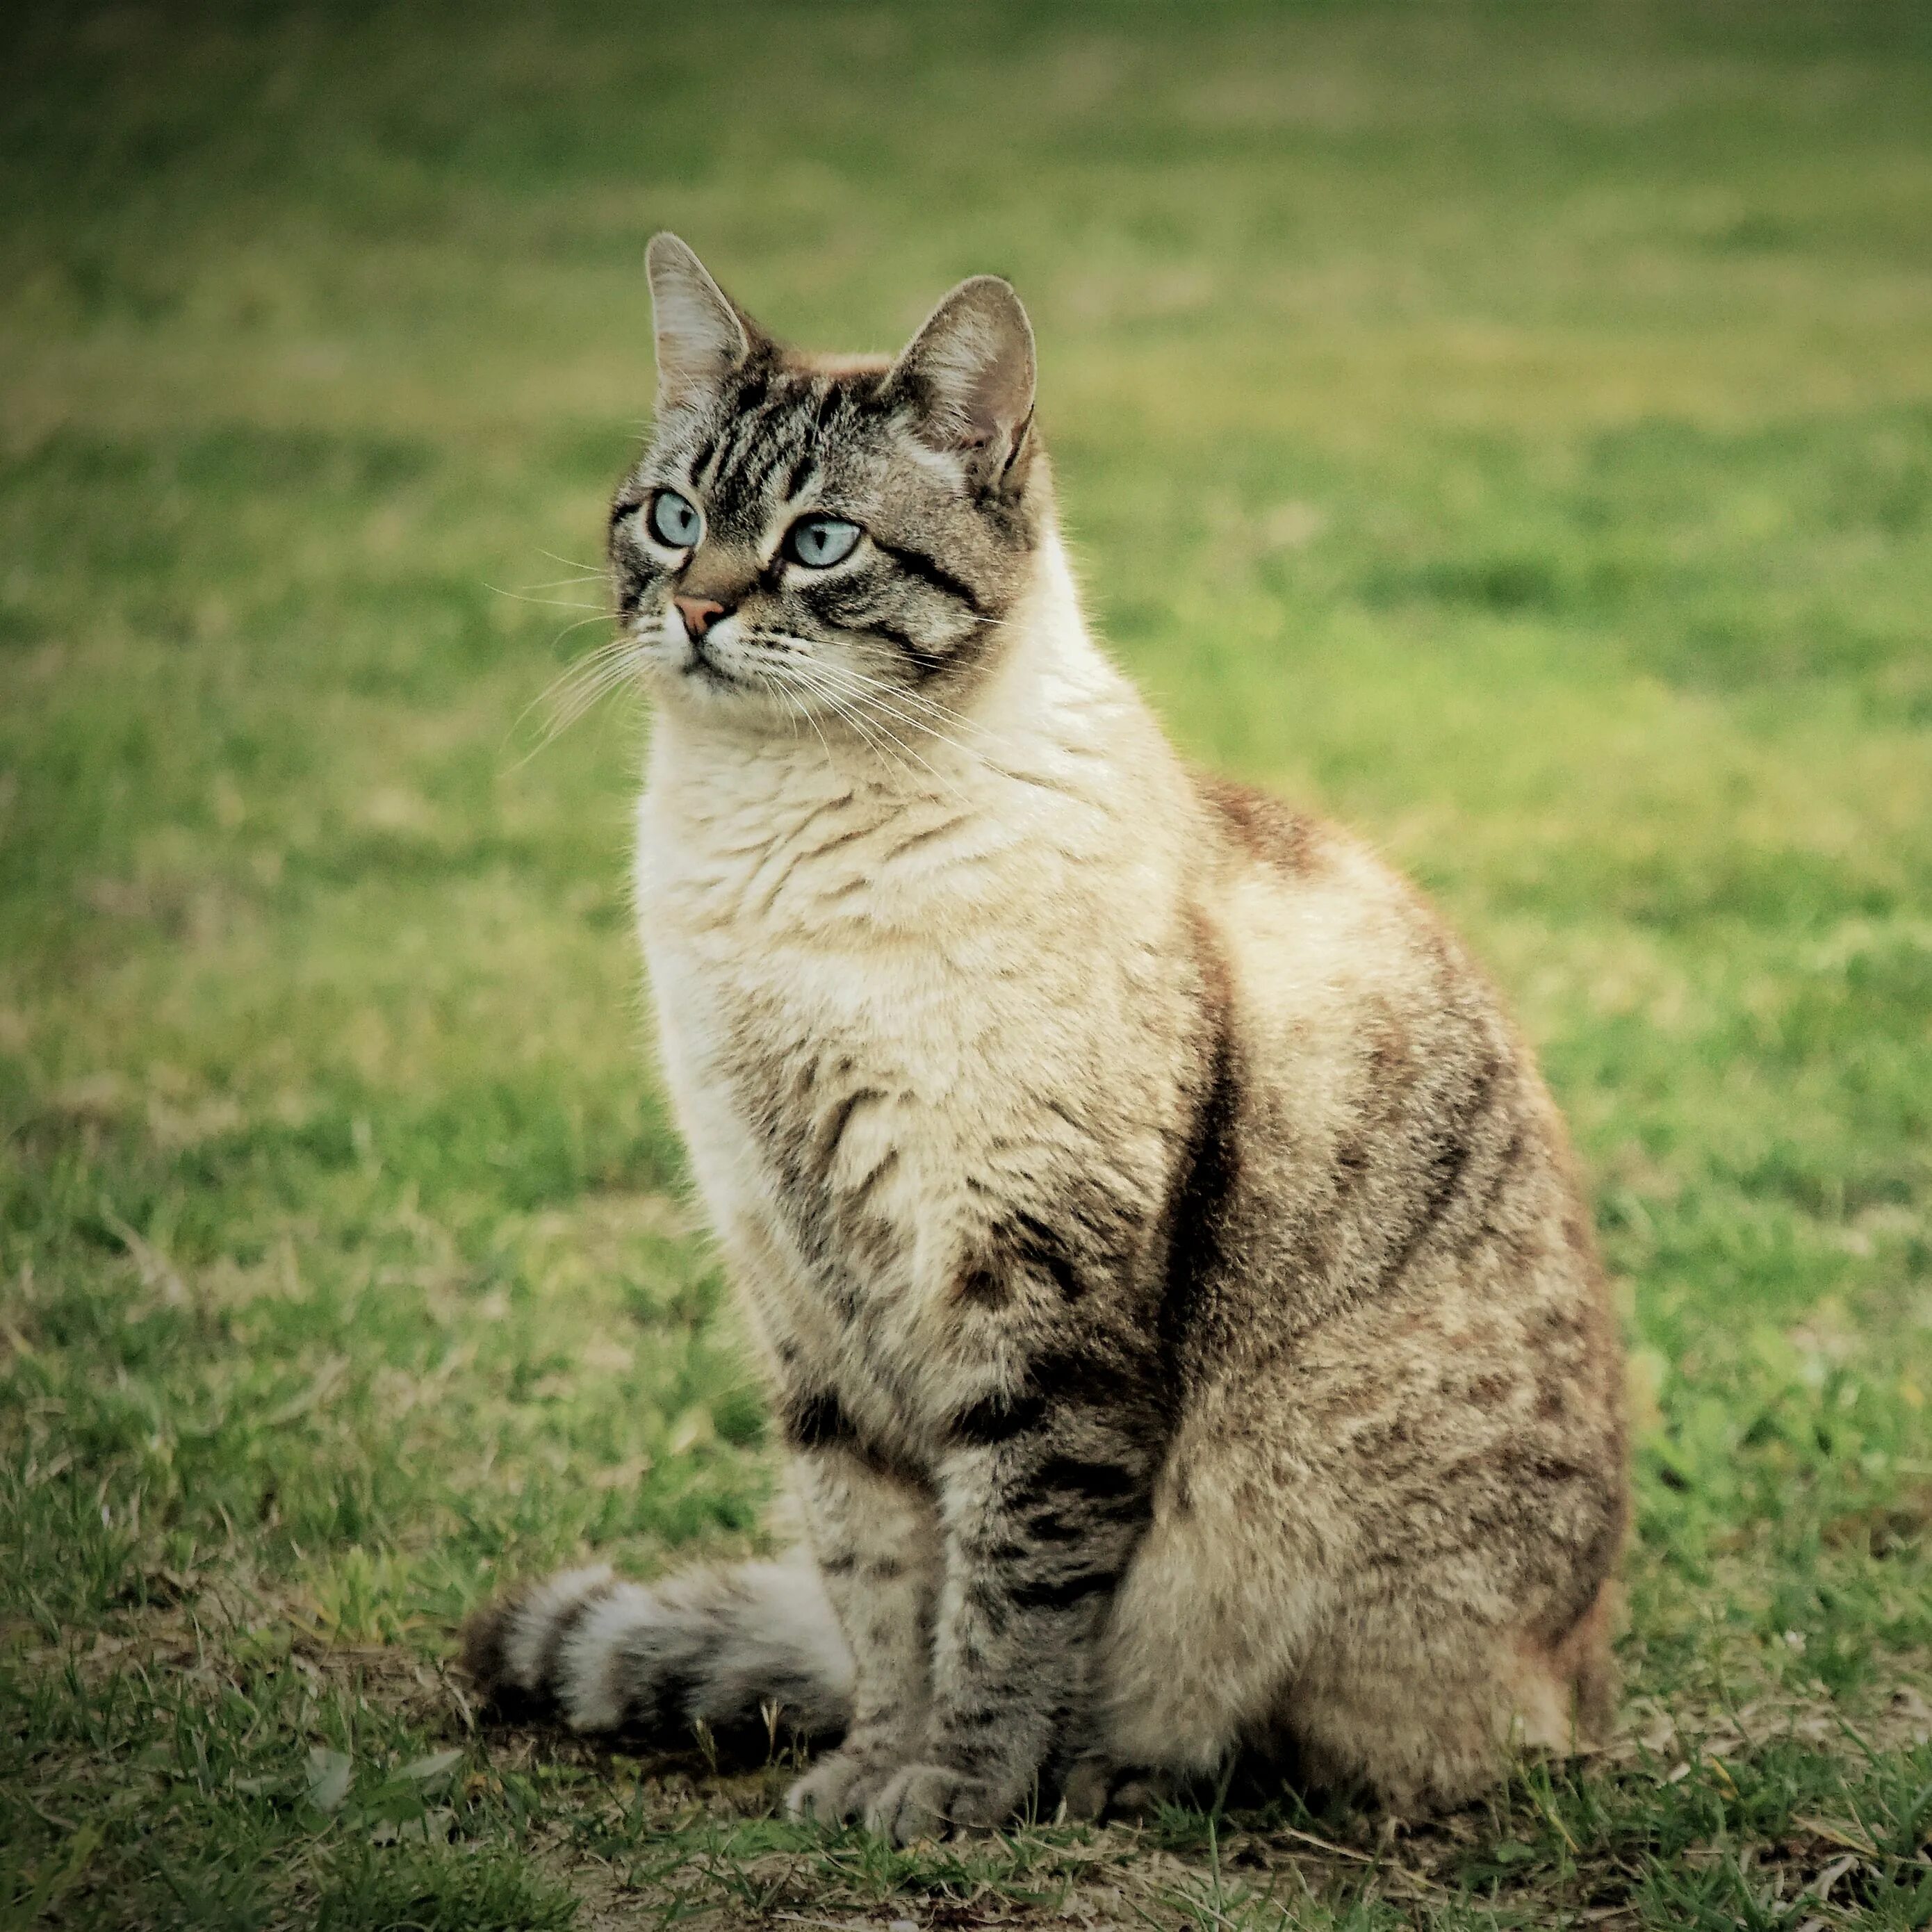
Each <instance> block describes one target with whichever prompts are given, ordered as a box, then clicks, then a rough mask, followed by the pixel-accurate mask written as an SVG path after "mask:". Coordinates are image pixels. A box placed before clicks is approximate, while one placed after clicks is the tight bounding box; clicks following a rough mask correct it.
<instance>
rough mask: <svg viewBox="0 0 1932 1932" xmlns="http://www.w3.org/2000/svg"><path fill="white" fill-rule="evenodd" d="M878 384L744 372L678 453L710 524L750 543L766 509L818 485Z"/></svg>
mask: <svg viewBox="0 0 1932 1932" xmlns="http://www.w3.org/2000/svg"><path fill="white" fill-rule="evenodd" d="M875 386H876V381H875V379H874V378H873V377H869V376H856V375H853V376H841V375H832V374H820V373H817V372H814V371H804V370H794V369H785V368H753V369H751V370H748V371H745V373H744V374H742V375H741V376H740V377H739V378H738V379H737V380H736V382H735V383H733V384H732V385H731V386H729V387H728V388H727V389H724V390H723V391H722V392H721V393H720V394H719V395H718V399H717V401H716V402H715V404H714V405H713V407H712V409H711V410H710V411H709V413H708V415H707V416H706V418H705V419H703V422H702V423H701V424H699V425H694V426H693V429H692V431H691V434H690V437H689V441H688V448H687V449H683V450H682V451H680V452H679V454H680V455H682V458H683V460H684V463H685V472H686V474H687V475H688V476H689V477H690V478H691V482H692V484H693V485H694V487H695V488H696V489H697V491H698V493H700V496H702V498H703V502H704V505H705V515H706V520H707V521H708V522H709V524H710V526H711V527H712V529H714V530H715V531H716V532H718V534H719V535H721V536H724V537H727V538H735V539H736V540H738V541H742V542H747V543H750V542H754V541H756V540H757V538H758V537H759V536H760V535H761V534H762V533H763V531H764V529H765V528H766V525H767V523H769V520H770V517H771V514H772V511H773V510H774V509H775V508H777V507H778V505H781V504H784V503H787V502H791V501H793V500H794V499H796V498H797V497H798V496H800V495H801V494H802V493H804V492H805V491H806V490H808V489H810V488H811V486H812V484H814V483H815V482H817V481H818V480H819V479H820V476H821V475H822V473H823V469H824V468H825V466H826V463H827V462H828V460H834V459H835V458H836V457H837V455H838V454H839V453H840V451H841V446H843V445H846V444H849V443H851V442H852V441H853V440H854V434H853V433H854V432H855V431H857V430H858V429H859V427H860V423H861V420H862V417H863V416H864V415H865V408H864V404H865V400H866V399H867V398H868V396H869V394H870V392H871V391H872V390H873V389H874V387H875Z"/></svg>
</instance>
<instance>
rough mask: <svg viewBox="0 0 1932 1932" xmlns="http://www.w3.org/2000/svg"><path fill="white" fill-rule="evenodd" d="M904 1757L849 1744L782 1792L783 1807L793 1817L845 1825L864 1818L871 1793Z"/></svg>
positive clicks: (883, 1785)
mask: <svg viewBox="0 0 1932 1932" xmlns="http://www.w3.org/2000/svg"><path fill="white" fill-rule="evenodd" d="M903 1761H904V1760H902V1759H901V1758H900V1757H897V1756H891V1757H888V1756H886V1755H884V1754H881V1753H880V1752H877V1751H865V1750H853V1749H851V1748H849V1747H848V1748H847V1749H845V1750H844V1751H834V1752H832V1754H831V1755H830V1756H829V1757H824V1758H821V1759H820V1760H819V1761H818V1763H816V1764H815V1765H814V1766H812V1767H811V1769H810V1770H809V1771H808V1772H806V1773H805V1775H804V1776H803V1777H802V1778H800V1779H799V1780H798V1781H797V1782H796V1784H793V1787H791V1789H790V1790H789V1791H787V1793H785V1810H786V1811H787V1812H788V1813H789V1814H790V1815H791V1816H792V1817H794V1818H815V1819H817V1820H818V1821H819V1823H821V1824H825V1825H847V1824H850V1823H851V1822H852V1821H853V1820H854V1819H857V1818H862V1817H865V1815H866V1814H867V1813H868V1811H869V1810H870V1808H871V1803H872V1800H873V1798H874V1796H875V1795H876V1794H877V1793H878V1792H879V1791H880V1790H883V1787H885V1786H886V1784H888V1783H889V1781H891V1780H892V1778H893V1777H894V1775H895V1774H896V1772H897V1771H898V1766H899V1765H900V1764H901V1763H902V1762H903Z"/></svg>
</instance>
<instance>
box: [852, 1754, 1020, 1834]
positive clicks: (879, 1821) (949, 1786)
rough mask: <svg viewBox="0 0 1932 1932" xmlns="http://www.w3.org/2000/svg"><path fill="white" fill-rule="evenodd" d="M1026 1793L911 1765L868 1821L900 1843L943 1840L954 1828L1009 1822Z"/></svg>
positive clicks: (875, 1802) (873, 1806)
mask: <svg viewBox="0 0 1932 1932" xmlns="http://www.w3.org/2000/svg"><path fill="white" fill-rule="evenodd" d="M1024 1797H1025V1793H1024V1792H1023V1791H1020V1790H1007V1789H1005V1788H1004V1787H1001V1786H1000V1785H998V1784H995V1783H993V1782H992V1781H990V1780H989V1779H986V1778H973V1777H969V1776H968V1775H967V1774H966V1773H965V1772H962V1771H954V1770H953V1769H950V1767H948V1766H945V1765H943V1764H909V1765H907V1766H905V1767H904V1769H902V1770H900V1771H898V1772H894V1773H893V1775H892V1777H891V1778H889V1780H888V1781H886V1784H883V1786H882V1787H880V1790H879V1791H878V1793H877V1796H875V1797H874V1799H872V1801H871V1803H870V1804H869V1805H867V1806H866V1807H865V1823H866V1825H867V1826H868V1829H871V1830H872V1831H874V1832H877V1833H878V1835H880V1837H881V1838H886V1839H889V1840H890V1841H891V1842H892V1843H894V1844H895V1845H910V1844H912V1843H915V1842H916V1841H918V1840H919V1839H921V1838H944V1837H945V1835H947V1832H949V1831H965V1832H977V1831H985V1830H986V1829H989V1827H991V1826H995V1825H1004V1823H1006V1822H1007V1820H1008V1819H1010V1817H1013V1814H1014V1813H1015V1812H1016V1811H1018V1810H1019V1808H1020V1802H1021V1800H1022V1799H1023V1798H1024Z"/></svg>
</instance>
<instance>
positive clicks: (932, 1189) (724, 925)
mask: <svg viewBox="0 0 1932 1932" xmlns="http://www.w3.org/2000/svg"><path fill="white" fill-rule="evenodd" d="M1073 643H1074V644H1075V646H1076V649H1073V650H1072V651H1070V652H1062V653H1061V658H1060V660H1059V661H1055V658H1053V657H1052V655H1049V653H1047V652H1034V653H1032V654H1031V658H1030V660H1029V661H1024V675H1023V676H1016V678H1015V679H1013V685H1014V686H1015V688H1010V689H1008V690H1007V691H1004V692H996V693H995V694H993V700H994V701H992V703H989V705H988V706H986V707H984V708H983V710H982V712H981V713H980V724H979V725H978V726H977V727H975V729H974V731H973V733H972V734H971V740H970V743H968V742H960V743H947V742H936V741H932V740H926V739H922V740H919V741H917V742H916V743H914V744H913V745H912V746H910V749H911V750H913V751H915V752H916V761H915V760H914V758H913V757H907V758H906V759H905V760H903V761H895V760H890V759H884V758H881V757H880V756H879V755H878V754H877V753H876V752H874V751H871V750H870V749H869V748H867V747H866V746H865V745H863V744H855V743H850V742H839V741H834V742H833V743H832V744H831V745H827V744H826V742H823V740H821V739H819V738H818V737H817V736H816V734H814V733H805V734H804V736H802V738H800V739H773V738H772V737H770V736H761V737H751V736H727V735H726V734H724V733H721V732H719V731H718V730H715V728H703V729H700V728H697V727H693V726H692V725H691V724H690V722H689V721H687V720H685V719H683V718H678V717H676V716H673V715H665V716H661V718H660V719H659V721H658V728H657V731H656V734H655V737H654V739H653V744H652V760H651V770H650V778H649V784H648V786H647V787H646V793H645V796H644V799H643V805H642V807H641V809H640V815H639V840H638V855H637V897H638V912H639V919H640V928H641V931H642V935H643V944H644V949H645V953H646V959H647V961H648V964H649V971H650V974H651V980H652V991H653V994H654V997H655V1005H656V1008H657V1013H658V1023H659V1031H660V1037H661V1049H662V1057H663V1064H664V1072H665V1074H666V1076H667V1081H668V1083H669V1085H670V1090H671V1093H672V1095H673V1100H674V1103H675V1105H676V1109H677V1113H678V1115H679V1123H680V1124H681V1126H682V1129H683V1130H684V1133H685V1136H686V1139H687V1142H688V1146H689V1150H690V1154H691V1162H692V1166H693V1169H694V1173H695V1175H696V1178H697V1183H698V1185H699V1187H700V1191H701V1193H702V1194H703V1197H704V1199H705V1203H706V1208H707V1209H708V1210H709V1213H710V1214H711V1217H712V1220H713V1223H714V1225H715V1227H716V1229H717V1230H718V1233H719V1234H720V1235H721V1237H722V1238H723V1239H724V1242H725V1244H726V1247H727V1254H728V1255H729V1257H730V1260H731V1262H732V1264H733V1270H734V1272H735V1273H736V1274H737V1275H738V1276H739V1279H740V1282H741V1285H742V1287H743V1288H744V1289H745V1291H746V1292H747V1295H748V1299H749V1301H750V1303H751V1313H752V1316H753V1321H754V1327H756V1328H758V1329H759V1330H760V1331H761V1336H762V1339H763V1340H765V1342H766V1344H767V1346H772V1347H775V1348H778V1349H782V1350H784V1351H787V1352H790V1354H791V1355H793V1356H794V1357H796V1356H800V1355H802V1356H803V1357H805V1358H806V1359H807V1360H808V1361H813V1362H816V1363H817V1367H818V1370H819V1371H820V1372H822V1373H828V1374H830V1375H832V1376H833V1377H834V1379H835V1380H836V1381H838V1382H839V1383H840V1384H841V1385H842V1387H843V1393H844V1394H845V1396H846V1397H847V1400H848V1401H850V1403H853V1405H855V1406H856V1409H857V1411H858V1412H861V1413H863V1412H865V1411H866V1410H868V1409H871V1410H873V1411H874V1420H875V1421H877V1422H878V1423H879V1424H880V1425H881V1426H885V1427H889V1428H892V1430H894V1432H895V1433H904V1431H905V1430H907V1429H908V1428H911V1427H913V1423H912V1422H911V1421H909V1420H908V1418H909V1417H915V1418H916V1414H917V1412H919V1411H922V1410H926V1409H929V1408H932V1407H933V1406H938V1405H939V1404H940V1403H942V1402H943V1401H946V1400H952V1399H953V1392H954V1391H956V1389H957V1387H958V1385H959V1379H960V1377H961V1376H962V1373H963V1374H965V1375H967V1376H968V1377H969V1378H971V1377H972V1376H974V1373H975V1372H976V1370H978V1371H983V1372H984V1373H986V1374H988V1375H990V1376H993V1377H994V1378H995V1379H998V1373H999V1361H998V1355H999V1352H1000V1346H1001V1345H1000V1342H999V1338H998V1336H997V1335H996V1334H994V1333H993V1332H992V1330H991V1329H990V1328H987V1327H986V1325H983V1324H980V1323H977V1322H976V1320H975V1319H974V1316H973V1314H972V1312H971V1310H963V1311H962V1308H961V1307H960V1305H959V1297H958V1295H957V1294H956V1287H957V1284H958V1283H959V1281H960V1280H961V1279H962V1272H963V1271H967V1270H968V1269H970V1268H971V1265H973V1257H974V1255H975V1253H976V1252H978V1251H980V1250H983V1248H984V1247H985V1246H986V1244H987V1243H988V1242H989V1241H990V1240H993V1239H995V1238H997V1234H998V1226H999V1224H1000V1222H1001V1218H1002V1217H1007V1216H1010V1215H1012V1214H1014V1213H1015V1212H1016V1211H1038V1210H1039V1209H1040V1208H1041V1207H1043V1206H1044V1205H1049V1204H1050V1202H1051V1201H1052V1197H1053V1196H1054V1194H1055V1191H1056V1190H1064V1187H1065V1186H1066V1184H1067V1175H1068V1174H1069V1172H1070V1171H1071V1170H1075V1169H1079V1167H1080V1166H1081V1165H1082V1163H1093V1162H1094V1161H1096V1160H1104V1161H1106V1163H1109V1166H1110V1167H1111V1168H1112V1169H1114V1170H1116V1171H1117V1172H1118V1180H1119V1181H1120V1184H1121V1185H1122V1186H1123V1187H1126V1188H1128V1189H1131V1188H1133V1187H1135V1186H1136V1185H1139V1184H1143V1183H1144V1184H1145V1186H1146V1187H1148V1188H1149V1189H1150V1190H1152V1189H1155V1188H1157V1187H1158V1177H1159V1175H1160V1173H1161V1172H1163V1171H1164V1169H1165V1166H1166V1163H1167V1162H1168V1161H1169V1158H1170V1157H1171V1152H1172V1146H1171V1143H1172V1133H1173V1130H1174V1124H1173V1123H1172V1121H1169V1120H1168V1119H1167V1118H1166V1110H1165V1109H1163V1105H1162V1101H1161V1093H1162V1089H1163V1071H1164V1060H1165V1056H1166V1052H1167V1051H1168V1047H1169V1041H1170V1040H1171V1032H1172V1029H1171V1025H1170V1024H1169V1007H1170V1006H1171V1003H1172V999H1173V998H1174V989H1173V986H1172V953H1173V950H1174V947H1173V944H1172V933H1173V929H1174V924H1175V919H1176V918H1177V917H1178V912H1177V907H1178V902H1179V898H1180V894H1181V866H1180V858H1179V853H1178V850H1176V849H1175V847H1176V845H1177V844H1178V841H1176V840H1175V839H1173V838H1171V837H1169V836H1167V835H1161V834H1158V833H1157V832H1153V831H1151V830H1150V829H1149V828H1150V827H1159V826H1163V825H1169V824H1177V823H1179V822H1180V820H1181V814H1178V813H1175V812H1172V811H1169V812H1162V811H1158V810H1151V809H1149V800H1148V796H1147V793H1148V787H1150V786H1151V785H1153V786H1156V787H1163V786H1165V785H1166V784H1169V783H1172V782H1175V781H1178V774H1177V773H1174V772H1172V769H1171V767H1170V766H1169V763H1168V761H1167V760H1166V757H1165V755H1164V754H1163V753H1162V751H1160V747H1159V740H1158V739H1157V736H1155V735H1154V733H1153V731H1152V728H1151V724H1150V722H1149V721H1148V720H1147V719H1146V718H1145V714H1144V713H1143V712H1142V711H1141V709H1140V707H1139V704H1138V703H1137V701H1136V700H1134V699H1133V697H1132V695H1131V694H1130V692H1128V691H1127V689H1126V687H1125V686H1124V685H1123V684H1122V683H1121V681H1120V680H1119V679H1118V677H1117V676H1116V674H1115V673H1114V672H1113V671H1112V668H1111V667H1109V666H1107V665H1106V664H1105V663H1104V662H1103V661H1102V660H1101V659H1100V658H1099V657H1098V655H1097V654H1096V653H1094V652H1092V650H1091V647H1090V646H1087V645H1086V643H1085V639H1084V637H1076V638H1075V639H1074V640H1073ZM1068 658H1071V662H1070V663H1069V662H1068V661H1067V659H1068ZM854 1330H862V1334H863V1338H864V1346H863V1348H862V1349H859V1350H858V1351H857V1353H858V1354H859V1355H862V1356H863V1363H862V1365H861V1364H857V1363H856V1361H855V1354H854V1352H855V1348H856V1344H853V1343H851V1342H850V1339H849V1337H850V1333H851V1331H854ZM841 1337H846V1338H847V1339H846V1340H841ZM855 1380H856V1382H860V1383H865V1382H870V1383H871V1384H874V1385H876V1386H872V1387H855V1386H853V1382H855ZM886 1412H891V1413H890V1414H889V1415H888V1414H887V1413H886Z"/></svg>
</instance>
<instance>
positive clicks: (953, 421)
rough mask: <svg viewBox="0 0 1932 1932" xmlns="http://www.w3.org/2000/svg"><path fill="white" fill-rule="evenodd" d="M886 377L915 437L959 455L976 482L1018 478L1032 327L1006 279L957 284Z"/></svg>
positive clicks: (1030, 385) (1029, 415) (1030, 394)
mask: <svg viewBox="0 0 1932 1932" xmlns="http://www.w3.org/2000/svg"><path fill="white" fill-rule="evenodd" d="M886 380H887V382H888V383H889V384H890V385H892V386H894V387H895V388H897V389H899V390H900V391H901V392H903V393H904V395H905V396H906V397H907V399H908V401H910V403H911V404H912V405H913V407H914V409H915V410H916V411H917V413H918V416H919V433H920V434H921V435H922V437H924V438H925V440H926V441H927V442H929V443H931V444H932V446H933V447H934V448H935V449H941V450H946V451H949V452H953V453H954V454H956V455H959V456H961V457H963V458H965V461H966V463H967V466H968V473H969V474H971V475H973V476H974V478H975V479H976V480H977V481H980V482H983V483H998V482H1000V481H1003V480H1004V481H1007V482H1009V483H1010V482H1011V481H1013V480H1015V479H1016V478H1017V477H1018V475H1019V472H1020V470H1021V468H1022V458H1024V456H1025V453H1026V452H1025V444H1026V442H1027V437H1028V429H1029V427H1030V426H1031V422H1032V419H1033V398H1034V350H1033V329H1032V326H1031V324H1030V323H1028V320H1027V314H1026V311H1025V309H1024V308H1022V307H1021V306H1020V299H1019V296H1016V294H1015V293H1013V284H1011V283H1010V282H1008V281H1004V280H1003V279H1002V278H1001V277H999V276H998V275H975V276H974V278H972V279H971V281H965V282H962V283H961V284H959V287H957V288H956V289H955V290H953V293H951V294H950V295H949V296H947V298H946V299H945V300H944V302H941V304H940V305H939V306H938V308H936V309H935V310H934V311H933V312H932V314H931V315H930V316H929V317H927V318H926V323H925V326H923V327H922V329H920V330H919V333H918V334H917V335H915V336H914V337H913V339H912V341H911V342H910V344H908V345H907V347H906V350H905V352H904V354H903V355H901V356H900V358H899V359H898V362H895V363H894V364H893V365H892V373H891V374H890V375H889V377H887V379H886Z"/></svg>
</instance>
